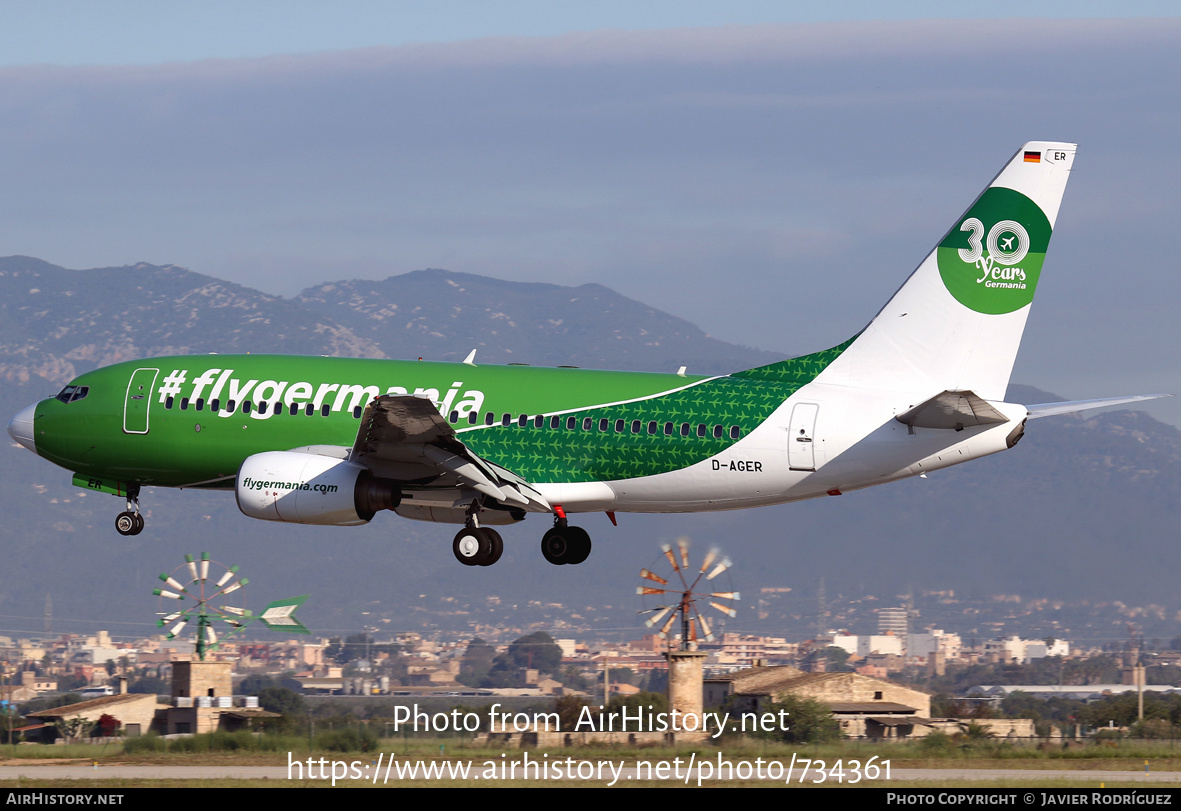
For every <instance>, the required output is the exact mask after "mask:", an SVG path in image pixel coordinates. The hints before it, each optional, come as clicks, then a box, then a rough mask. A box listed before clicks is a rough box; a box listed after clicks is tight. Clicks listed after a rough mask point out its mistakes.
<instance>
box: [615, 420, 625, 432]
mask: <svg viewBox="0 0 1181 811" xmlns="http://www.w3.org/2000/svg"><path fill="white" fill-rule="evenodd" d="M623 428H624V421H623V420H616V421H615V433H617V434H622V433H623Z"/></svg>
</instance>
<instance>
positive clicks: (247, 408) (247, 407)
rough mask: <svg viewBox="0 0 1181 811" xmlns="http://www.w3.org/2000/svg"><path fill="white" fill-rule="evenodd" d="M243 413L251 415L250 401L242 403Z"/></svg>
mask: <svg viewBox="0 0 1181 811" xmlns="http://www.w3.org/2000/svg"><path fill="white" fill-rule="evenodd" d="M242 413H243V414H249V413H250V401H249V400H243V401H242Z"/></svg>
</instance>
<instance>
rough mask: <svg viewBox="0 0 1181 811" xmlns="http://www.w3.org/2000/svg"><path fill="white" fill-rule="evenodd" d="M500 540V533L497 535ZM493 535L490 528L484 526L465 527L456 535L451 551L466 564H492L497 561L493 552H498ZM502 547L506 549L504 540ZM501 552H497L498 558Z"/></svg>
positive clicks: (501, 543)
mask: <svg viewBox="0 0 1181 811" xmlns="http://www.w3.org/2000/svg"><path fill="white" fill-rule="evenodd" d="M495 537H496V538H497V539H498V540H499V538H500V536H499V535H496V536H495ZM492 538H493V536H492V535H491V534H490V531H489V530H486V529H484V528H482V527H464V528H463V529H461V530H460V531H459V532H458V533H456V535H455V540H454V541H452V542H451V551H452V552H454V553H455V559H456V560H458V561H459V562H460V563H462V564H463V565H464V566H491V565H492V564H493V563H495V562H496V559H495V558H494V557H493V553H494V552H496V546H495V542H494V541H493V540H492ZM499 546H500V549H501V550H503V549H504V541H501V542H500V544H499ZM499 557H500V555H499V553H496V558H499Z"/></svg>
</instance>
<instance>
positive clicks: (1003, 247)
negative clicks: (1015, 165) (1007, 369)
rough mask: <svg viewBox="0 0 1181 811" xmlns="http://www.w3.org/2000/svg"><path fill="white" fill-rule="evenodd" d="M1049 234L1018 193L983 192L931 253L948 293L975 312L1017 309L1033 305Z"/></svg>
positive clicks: (1035, 209)
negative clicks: (934, 255) (1031, 303)
mask: <svg viewBox="0 0 1181 811" xmlns="http://www.w3.org/2000/svg"><path fill="white" fill-rule="evenodd" d="M1051 230H1052V229H1051V228H1050V221H1049V220H1048V219H1047V218H1046V215H1045V213H1044V212H1043V211H1042V210H1041V208H1039V207H1038V205H1037V203H1035V202H1033V201H1032V200H1030V199H1029V198H1028V197H1026V196H1025V195H1024V194H1022V193H1021V192H1018V191H1014V190H1012V189H1005V188H1001V187H999V186H994V187H992V188H990V189H987V190H986V191H985V192H984V194H982V195H980V198H979V199H978V200H977V201H976V202H975V203H974V204H973V205H972V207H971V208H970V209H968V211H967V213H965V214H964V216H963V219H962V220H961V221H960V224H959V225H958V226H957V227H955V228H952V229H951V232H950V233H948V235H947V236H946V237H945V238H944V239H943V242H941V243H939V247H938V248H937V249H936V261H937V262H938V264H939V275H940V277H941V278H942V279H943V284H944V286H946V287H947V292H949V293H951V295H952V296H954V297H955V299H956V301H958V302H959V303H960V304H963V305H964V306H965V307H968V308H969V309H972V310H975V311H976V312H978V313H987V314H990V315H999V314H1001V313H1011V312H1013V311H1014V310H1019V309H1021V308H1022V307H1024V306H1026V305H1027V304H1029V303H1030V302H1031V301H1033V293H1034V290H1035V289H1036V288H1037V280H1038V277H1039V276H1040V275H1041V272H1042V262H1043V261H1044V260H1045V257H1046V246H1047V245H1048V244H1049V243H1050V232H1051Z"/></svg>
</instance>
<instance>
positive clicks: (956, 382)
mask: <svg viewBox="0 0 1181 811" xmlns="http://www.w3.org/2000/svg"><path fill="white" fill-rule="evenodd" d="M1074 153H1075V145H1074V144H1067V143H1056V142H1049V141H1031V142H1029V143H1028V144H1026V145H1025V146H1023V147H1022V148H1021V149H1019V150H1018V151H1017V154H1016V155H1015V156H1014V157H1013V159H1012V160H1011V161H1009V163H1008V165H1006V166H1005V168H1004V169H1002V170H1001V172H1000V174H998V175H997V176H996V178H995V179H994V180H993V181H992V183H991V184H990V185H989V186H988V188H986V189H985V190H984V192H983V193H982V194H981V195H980V196H979V197H977V198H976V201H975V202H974V203H973V204H972V205H971V206H970V207H969V208H968V210H967V211H966V212H964V214H963V215H961V216H960V217H959V218H958V219H957V220H956V221H955V222H954V223H953V224H952V226H951V230H949V231H948V232H947V235H946V236H945V237H944V238H943V239H942V240H941V241H940V242H939V244H938V245H937V246H936V247H935V249H934V250H932V251H931V253H930V254H928V255H927V258H926V259H925V260H923V263H922V264H920V265H919V266H918V268H917V269H916V270H915V271H914V273H912V274H911V275H910V278H909V279H907V280H906V283H905V284H903V285H902V287H901V288H899V290H898V292H897V293H895V294H894V297H893V298H891V299H890V301H889V302H888V303H887V304H886V306H885V307H883V308H882V310H881V311H880V312H879V313H878V314H877V316H876V317H875V318H874V319H873V321H872V322H870V324H869V326H868V327H866V329H865V331H864V332H862V333H861V335H859V336H858V337H857V339H856V340H854V341H853V343H852V345H850V346H849V348H848V349H846V350H845V351H844V352H843V353H842V354H841V355H840V357H838V358H837V359H836V360H834V361H833V362H832V364H830V365H829V366H828V367H827V368H826V369H825V370H824V371H823V372H822V373H821V375H820V376H819V378H817V381H818V382H824V383H830V384H834V385H846V386H859V387H866V388H874V389H884V390H898V391H905V392H908V393H913V394H915V395H921V394H930V395H934V394H937V393H938V392H942V391H951V392H954V391H973V392H975V393H976V394H978V395H980V397H982V398H984V399H986V400H1001V399H1003V398H1004V394H1005V389H1006V388H1007V387H1008V384H1009V375H1010V373H1011V372H1012V370H1013V361H1014V359H1015V358H1016V356H1017V349H1018V347H1019V346H1020V344H1021V333H1022V332H1023V331H1024V330H1025V319H1026V317H1027V316H1028V315H1029V307H1030V303H1031V302H1032V301H1033V294H1034V292H1035V291H1036V289H1037V283H1038V278H1039V276H1040V275H1041V270H1042V261H1043V259H1044V258H1045V254H1046V247H1047V245H1048V244H1049V241H1050V234H1051V232H1052V231H1053V229H1054V223H1055V221H1056V220H1057V218H1058V206H1059V204H1060V203H1061V201H1062V192H1063V190H1064V189H1065V188H1066V180H1067V178H1068V177H1069V176H1070V168H1071V165H1072V163H1073V162H1074Z"/></svg>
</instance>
